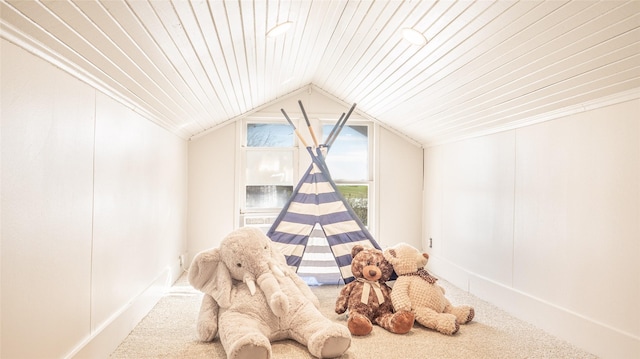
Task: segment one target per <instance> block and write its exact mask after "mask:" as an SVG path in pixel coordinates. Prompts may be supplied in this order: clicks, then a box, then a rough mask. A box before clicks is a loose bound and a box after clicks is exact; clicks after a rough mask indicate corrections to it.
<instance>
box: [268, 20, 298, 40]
mask: <svg viewBox="0 0 640 359" xmlns="http://www.w3.org/2000/svg"><path fill="white" fill-rule="evenodd" d="M291 25H293V22H291V21H287V22H283V23H282V24H278V25H276V26H275V27H273V28H272V29H271V30H269V31H267V37H278V36H280V35H282V34H284V33H285V32H287V31H289V29H291Z"/></svg>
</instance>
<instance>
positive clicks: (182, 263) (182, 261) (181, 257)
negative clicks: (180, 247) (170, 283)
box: [178, 253, 184, 268]
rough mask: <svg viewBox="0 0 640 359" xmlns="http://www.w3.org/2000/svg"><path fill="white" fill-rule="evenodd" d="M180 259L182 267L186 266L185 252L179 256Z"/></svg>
mask: <svg viewBox="0 0 640 359" xmlns="http://www.w3.org/2000/svg"><path fill="white" fill-rule="evenodd" d="M178 260H180V268H184V253H183V254H181V255H179V256H178Z"/></svg>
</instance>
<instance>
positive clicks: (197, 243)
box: [187, 123, 238, 265]
mask: <svg viewBox="0 0 640 359" xmlns="http://www.w3.org/2000/svg"><path fill="white" fill-rule="evenodd" d="M235 151H236V126H235V123H230V124H228V125H226V126H223V127H221V128H219V129H217V130H215V131H213V132H211V133H209V134H207V135H206V136H203V137H200V138H198V139H196V140H193V141H190V142H189V201H188V202H189V216H188V217H189V219H188V261H187V265H188V264H189V263H191V259H193V257H194V256H195V255H196V254H198V252H200V251H203V250H205V249H209V248H213V247H217V246H218V245H219V244H220V241H222V238H224V236H226V235H227V234H228V233H229V232H231V231H232V230H233V229H235V228H237V227H238V225H237V223H234V218H235V217H234V210H235V209H234V208H235V200H236V194H235V190H236V185H235V183H236V173H235V171H236V166H235V161H236V156H235Z"/></svg>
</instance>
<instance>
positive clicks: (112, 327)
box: [65, 263, 183, 359]
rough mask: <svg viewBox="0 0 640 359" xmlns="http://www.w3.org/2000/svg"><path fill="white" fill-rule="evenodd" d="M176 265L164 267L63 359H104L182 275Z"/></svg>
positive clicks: (180, 269)
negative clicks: (144, 287) (145, 286)
mask: <svg viewBox="0 0 640 359" xmlns="http://www.w3.org/2000/svg"><path fill="white" fill-rule="evenodd" d="M182 272H183V270H182V268H180V266H179V264H178V263H176V266H170V267H167V268H165V269H164V270H163V271H162V272H161V273H160V274H159V275H158V276H157V277H156V278H154V279H153V280H152V281H151V282H150V284H149V285H148V286H147V288H146V289H145V290H143V291H142V292H141V293H139V294H138V295H137V296H136V297H135V298H133V299H132V300H131V301H129V302H128V303H127V304H126V305H125V306H123V307H122V308H120V310H118V311H117V312H116V313H114V314H113V315H112V316H111V317H110V318H109V319H108V320H107V321H106V322H105V323H103V324H102V325H100V326H99V327H98V328H96V329H95V330H92V332H91V334H90V335H89V336H88V337H87V338H85V339H84V340H83V341H82V342H80V343H79V344H78V345H77V346H76V347H75V348H74V349H73V350H72V351H71V352H70V353H69V354H67V355H66V356H65V359H72V358H73V359H80V358H108V357H109V355H110V354H111V353H113V351H114V350H116V349H117V348H118V346H119V345H120V343H122V341H123V340H124V339H125V338H126V337H127V336H128V335H129V333H131V331H132V330H133V329H134V328H135V327H136V326H137V325H138V323H140V321H141V320H142V319H143V318H144V317H145V316H146V315H147V314H148V313H149V312H150V311H151V309H153V307H154V306H155V305H156V304H157V303H158V301H159V300H160V299H161V298H162V297H163V296H164V294H165V293H166V291H167V289H168V288H170V287H171V285H173V283H174V282H175V281H176V280H177V279H178V277H179V276H180V275H181V274H182Z"/></svg>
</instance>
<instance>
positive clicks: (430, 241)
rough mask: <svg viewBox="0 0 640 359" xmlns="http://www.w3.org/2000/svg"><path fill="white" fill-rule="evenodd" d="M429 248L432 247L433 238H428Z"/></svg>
mask: <svg viewBox="0 0 640 359" xmlns="http://www.w3.org/2000/svg"><path fill="white" fill-rule="evenodd" d="M429 248H433V238H429Z"/></svg>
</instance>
